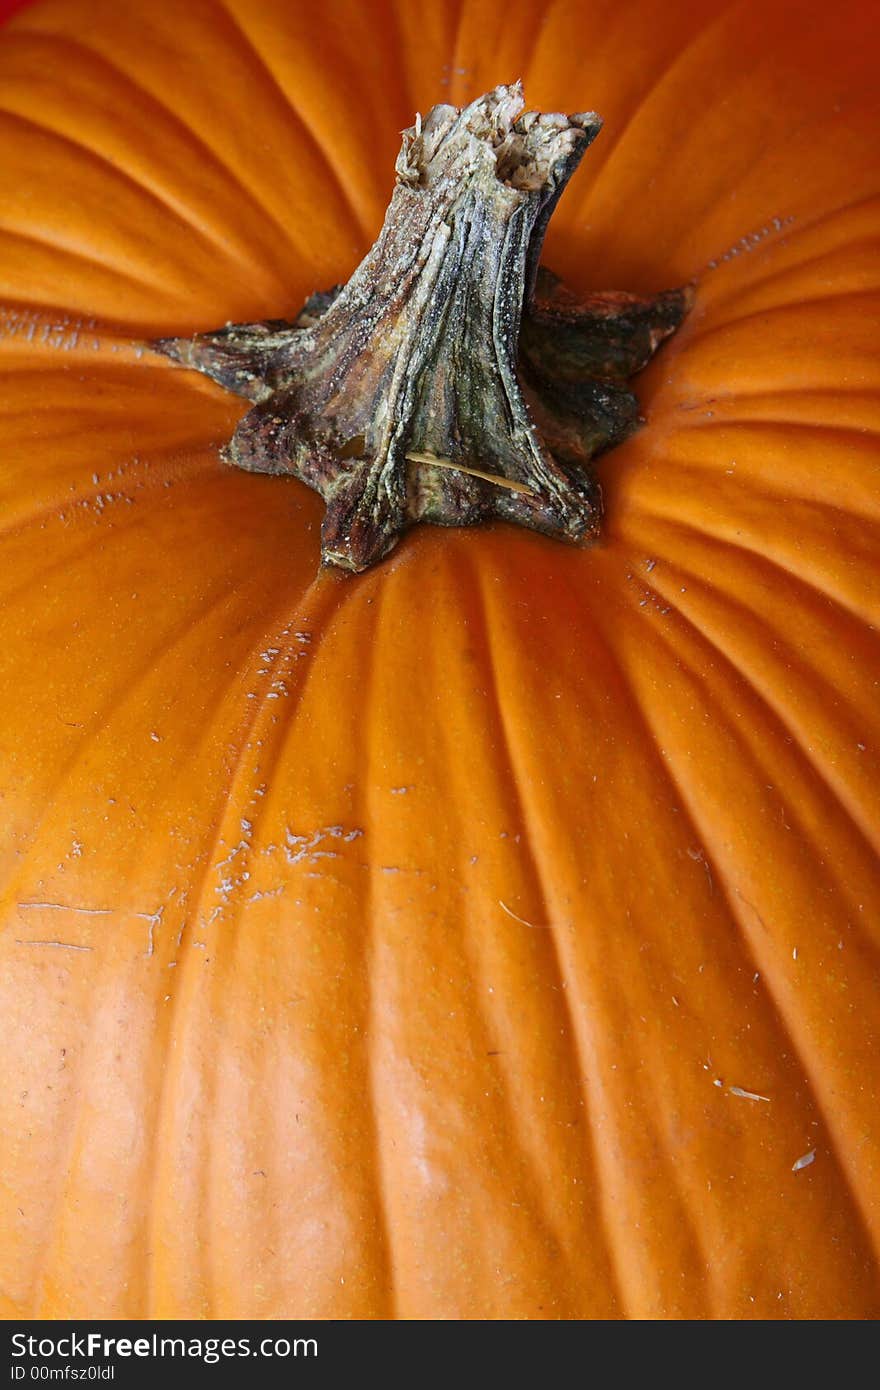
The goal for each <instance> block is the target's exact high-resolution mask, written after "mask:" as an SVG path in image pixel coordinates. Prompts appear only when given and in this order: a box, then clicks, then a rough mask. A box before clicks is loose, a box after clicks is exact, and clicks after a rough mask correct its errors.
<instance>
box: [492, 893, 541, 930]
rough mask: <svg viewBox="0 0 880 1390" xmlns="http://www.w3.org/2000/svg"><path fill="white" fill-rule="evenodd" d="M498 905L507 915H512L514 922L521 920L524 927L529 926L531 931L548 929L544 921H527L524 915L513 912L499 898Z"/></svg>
mask: <svg viewBox="0 0 880 1390" xmlns="http://www.w3.org/2000/svg"><path fill="white" fill-rule="evenodd" d="M498 906H499V907H500V908H501V909H502V910H503V911H504V912H506V913H507V915H508V917H512V918H513V920H514V921H515V922H521V923H522V925H523V926H524V927H531V928H532V931H550V927H549V926H547V925H546V923H543V922H527V921H526V919H525V917H520V915H519V913H518V912H514V911H513V908H511V907H508V906H507V903H503V902H502V901H501V899H500V898H499V899H498Z"/></svg>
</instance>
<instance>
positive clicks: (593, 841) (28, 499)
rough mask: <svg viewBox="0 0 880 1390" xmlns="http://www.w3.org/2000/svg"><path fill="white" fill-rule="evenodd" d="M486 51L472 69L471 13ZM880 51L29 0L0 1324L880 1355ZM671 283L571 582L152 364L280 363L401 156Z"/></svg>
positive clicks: (4, 754) (571, 553) (274, 2)
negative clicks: (294, 445)
mask: <svg viewBox="0 0 880 1390" xmlns="http://www.w3.org/2000/svg"><path fill="white" fill-rule="evenodd" d="M499 16H500V17H499ZM878 54H880V42H878V23H877V11H876V7H875V6H873V5H872V4H870V3H866V4H863V5H860V4H858V3H854V0H841V3H839V4H837V5H835V6H833V7H831V8H829V7H827V6H826V5H824V4H820V3H818V0H817V3H807V4H805V5H802V6H801V7H799V10H798V14H797V16H796V22H793V16H792V10H791V7H790V5H788V4H787V3H785V0H741V3H737V4H732V5H731V4H727V3H720V0H674V3H672V4H658V3H657V0H630V2H629V3H626V4H623V5H621V4H620V3H616V2H615V3H610V0H589V3H584V0H576V2H575V0H571V2H570V3H569V2H568V0H561V2H560V3H554V4H550V3H548V4H544V3H540V2H539V0H511V3H509V4H506V5H505V6H503V7H501V10H500V11H499V7H498V6H497V5H493V4H489V3H486V0H464V3H463V4H461V5H459V4H455V3H452V2H451V0H450V3H445V2H444V3H436V4H428V5H420V6H411V5H408V4H394V3H392V0H375V3H372V4H370V5H369V6H363V5H359V4H357V3H355V2H354V0H327V3H324V4H322V5H320V6H291V5H289V4H286V3H284V0H226V2H225V3H224V4H220V3H208V0H194V2H193V3H191V4H188V5H185V6H175V7H173V9H170V8H166V7H162V6H159V7H157V6H153V5H150V4H148V3H146V0H137V3H129V5H127V6H126V7H124V8H123V7H120V6H118V5H116V4H113V3H110V0H102V3H96V0H50V2H48V3H42V4H41V3H38V4H36V5H34V6H33V7H31V8H27V9H25V10H24V11H22V12H21V13H20V14H18V15H16V17H15V18H14V19H13V20H12V21H11V22H10V23H9V25H8V27H7V28H6V29H5V30H4V31H3V33H2V35H0V92H2V99H0V104H2V112H0V163H2V167H3V169H4V171H5V187H4V196H3V207H2V232H0V237H2V240H0V247H2V256H0V264H2V270H0V278H2V287H0V301H2V304H3V306H4V308H3V312H2V319H0V354H2V368H3V370H2V377H0V392H2V423H0V444H2V447H0V480H2V483H0V486H2V513H0V515H2V541H0V554H2V564H0V605H2V613H3V631H4V640H3V643H2V652H0V708H2V710H3V711H4V714H3V720H2V729H0V766H2V777H0V814H2V824H3V832H2V837H0V883H2V924H3V934H2V952H3V964H2V972H0V990H2V998H0V1010H2V1017H3V1019H4V1039H5V1043H6V1047H5V1054H6V1061H5V1067H6V1072H5V1076H4V1084H3V1087H2V1091H0V1096H2V1099H0V1105H2V1117H0V1128H2V1133H3V1135H4V1144H5V1154H4V1159H3V1165H2V1169H3V1183H2V1212H0V1229H2V1230H3V1232H4V1235H3V1240H2V1256H0V1259H2V1277H0V1287H2V1290H3V1297H4V1308H5V1310H6V1313H7V1316H15V1317H21V1316H27V1315H30V1316H38V1317H62V1316H63V1317H66V1316H79V1317H84V1316H87V1315H88V1316H98V1315H105V1316H130V1317H143V1316H166V1317H168V1316H175V1317H220V1316H255V1317H278V1316H303V1317H308V1316H318V1317H329V1316H344V1317H381V1318H384V1317H390V1316H394V1315H399V1316H403V1317H410V1318H412V1317H416V1318H418V1317H481V1318H485V1317H490V1318H491V1317H517V1318H518V1317H527V1318H554V1317H555V1318H598V1317H610V1316H620V1315H623V1316H633V1317H665V1318H677V1317H752V1316H755V1317H764V1318H775V1317H780V1318H781V1317H799V1318H805V1317H807V1318H809V1317H863V1316H871V1315H875V1314H877V1312H878V1311H880V1280H878V1268H877V1266H878V1258H880V1186H878V1173H877V1167H878V1126H877V1115H878V1099H880V1097H878V1066H877V1055H878V1037H877V1003H878V1000H877V993H878V991H877V961H878V936H877V933H878V909H880V884H878V872H877V867H878V866H877V857H876V851H877V840H878V816H877V800H876V798H877V750H878V746H880V745H878V740H880V710H878V702H877V683H876V672H877V669H878V668H877V636H876V630H875V627H874V626H873V624H874V623H876V620H877V619H876V614H877V595H878V583H877V579H878V564H877V554H878V551H877V531H876V516H877V488H876V468H877V461H878V459H877V454H878V451H877V443H876V440H877V429H878V425H880V409H878V389H880V370H878V366H877V354H876V347H875V343H874V338H875V332H874V329H873V323H872V320H873V318H874V317H875V316H876V308H877V266H878V258H877V246H878V235H880V198H878V190H877V168H876V150H877V141H878V137H880V97H878V91H877V84H876V65H877V59H878ZM517 75H522V76H523V78H524V79H525V87H526V94H527V97H528V99H529V101H530V102H531V103H534V104H535V105H537V106H540V107H542V108H544V109H561V110H578V109H582V108H583V107H584V106H587V105H588V106H592V107H594V108H595V109H596V110H598V111H600V112H601V113H602V114H603V116H604V117H605V121H606V126H605V131H604V133H603V135H602V137H601V140H600V141H599V142H598V143H597V145H596V146H595V148H594V150H593V151H592V152H591V153H590V155H589V156H588V158H587V159H586V161H585V163H584V166H583V168H582V170H581V172H580V173H579V174H578V175H577V177H576V179H575V181H574V184H573V186H572V187H571V189H570V190H569V191H568V192H567V194H566V196H565V198H564V199H563V201H562V203H561V205H560V209H559V211H558V213H557V215H556V218H555V219H554V223H553V225H552V228H551V233H550V236H549V238H548V244H547V251H546V260H547V261H548V263H549V264H550V265H551V266H553V268H554V269H556V270H557V271H559V272H560V273H562V274H563V275H565V277H566V278H567V279H568V280H569V281H570V282H571V283H573V284H574V285H576V286H577V287H579V288H581V289H589V288H607V287H608V286H612V285H618V286H621V287H625V288H628V289H633V290H644V291H646V292H647V291H653V290H656V289H658V288H660V287H662V286H665V285H667V284H676V283H684V282H686V281H688V280H689V279H691V278H692V277H697V278H698V280H699V291H698V296H697V303H696V307H695V308H694V310H693V312H692V314H691V316H690V317H689V319H688V320H687V322H686V324H685V326H684V327H683V328H682V330H681V331H680V333H679V335H678V336H677V337H676V338H675V339H674V340H672V341H671V342H670V343H669V344H667V345H666V347H665V348H664V349H663V350H662V352H661V354H660V356H659V357H658V358H657V360H656V361H655V362H654V363H653V364H652V366H651V367H650V368H649V369H648V370H647V371H646V372H645V373H644V374H643V376H642V377H641V379H640V383H639V394H640V398H641V400H642V403H643V407H644V409H645V413H646V415H647V417H648V424H647V427H646V428H645V429H644V430H642V432H641V433H639V434H638V435H636V436H635V437H634V438H632V439H631V440H629V441H628V442H627V443H626V444H625V445H623V446H622V447H621V448H620V449H619V450H617V451H615V452H613V453H611V454H609V455H608V456H607V458H606V459H605V460H604V461H603V463H602V466H601V479H602V483H603V487H604V491H605V496H606V503H607V518H606V523H605V530H604V535H603V539H602V542H601V543H600V545H599V546H598V547H596V548H594V549H590V550H578V549H568V548H566V547H563V546H560V545H558V544H557V543H555V542H553V541H551V540H548V539H545V538H543V537H540V536H536V535H533V534H529V533H526V532H523V531H518V530H514V529H513V528H510V527H507V526H501V525H499V526H497V527H493V528H489V529H486V530H484V531H477V532H455V531H453V532H441V531H436V530H431V529H429V528H420V529H419V530H417V531H414V532H413V533H411V534H410V535H409V536H408V537H407V538H406V539H405V540H404V542H403V543H402V544H401V546H400V547H399V549H398V550H397V551H395V553H394V555H393V556H392V558H391V559H390V560H389V561H388V562H386V563H385V564H384V565H382V566H380V567H378V568H377V569H375V570H372V571H370V572H369V573H367V574H365V575H363V576H360V577H358V578H356V579H352V578H345V577H339V576H335V575H332V574H329V575H328V574H320V575H318V576H317V577H316V561H317V555H318V539H317V538H318V526H319V520H320V513H321V505H320V502H319V500H318V499H317V498H316V497H315V496H314V495H313V494H312V493H310V492H308V491H307V490H306V489H305V488H304V487H302V486H300V485H299V484H296V483H292V482H290V483H288V482H284V481H281V480H277V479H272V478H259V477H251V476H247V475H244V474H242V473H239V472H237V471H235V470H232V469H229V468H226V467H224V466H222V465H221V464H220V463H219V461H218V457H217V446H218V444H219V443H221V442H222V441H223V440H224V439H225V438H227V437H228V436H229V434H230V433H231V430H232V428H233V427H234V424H235V422H236V420H237V419H238V418H239V416H240V415H241V413H242V403H241V402H240V401H238V400H237V399H236V398H235V397H232V396H229V395H227V394H225V393H224V392H222V391H221V390H220V389H219V388H218V387H215V386H214V385H213V384H211V383H210V382H208V381H206V380H205V379H204V378H202V377H199V376H196V375H195V374H191V373H186V372H184V371H181V370H180V369H179V368H176V367H174V366H173V365H171V364H170V363H168V362H166V361H164V360H163V359H161V358H158V357H154V356H152V355H149V354H146V353H145V352H144V351H143V349H142V348H141V347H140V346H139V343H141V342H142V341H143V340H144V339H146V338H148V337H151V336H155V335H157V334H162V333H164V334H168V333H190V332H193V331H194V330H196V329H203V328H211V327H214V326H215V325H216V324H217V323H219V322H222V321H224V320H225V319H256V318H260V317H267V316H273V315H274V316H278V315H281V314H290V313H292V312H295V311H296V309H297V308H298V306H299V303H300V302H301V301H302V299H303V298H304V297H305V295H306V294H308V293H309V292H310V291H312V290H313V289H315V288H318V287H323V286H325V285H329V284H332V283H333V282H334V281H336V280H339V279H342V278H345V277H346V276H347V275H348V274H349V273H350V271H351V269H352V268H353V266H354V265H355V263H356V262H357V260H358V259H359V258H360V256H361V255H362V254H363V253H364V251H365V250H366V248H367V247H368V245H369V244H370V242H371V240H372V238H373V236H374V235H375V232H376V230H377V228H378V226H379V224H380V222H381V218H382V214H383V209H384V205H385V203H386V201H387V196H388V193H389V190H390V184H391V177H392V176H391V170H392V168H393V161H394V155H395V152H396V148H397V144H398V138H399V137H398V132H399V131H400V129H401V127H402V126H404V125H407V124H409V123H410V122H411V120H412V116H413V112H414V110H416V109H420V110H425V109H426V108H427V107H428V106H430V105H431V104H432V103H433V102H435V101H437V100H449V101H452V102H455V103H459V104H460V103H461V102H462V101H464V100H467V99H469V98H470V97H472V96H474V95H476V94H477V93H479V92H481V91H484V90H486V89H487V88H489V87H490V86H492V85H493V84H494V83H495V82H497V81H499V80H510V79H511V78H513V77H515V76H517Z"/></svg>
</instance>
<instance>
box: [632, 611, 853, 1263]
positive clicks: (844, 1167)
mask: <svg viewBox="0 0 880 1390" xmlns="http://www.w3.org/2000/svg"><path fill="white" fill-rule="evenodd" d="M700 637H702V633H700ZM645 640H653V642H654V644H655V646H657V647H659V648H661V649H662V648H663V647H666V646H668V645H669V641H668V637H667V636H666V635H665V634H664V633H663V632H662V630H661V629H660V628H659V627H657V626H655V627H653V628H652V630H651V632H650V635H649V637H648V636H646V639H645ZM704 640H705V639H704ZM674 655H675V659H676V661H677V663H678V664H679V665H680V666H681V667H682V668H683V670H684V671H685V674H686V677H687V678H688V680H689V681H692V682H693V683H696V684H697V685H700V684H701V683H702V681H701V677H700V676H699V674H698V667H697V665H696V664H695V663H694V662H693V661H692V660H691V658H690V657H685V655H684V653H683V652H682V651H681V650H680V649H677V648H676V649H675V652H674ZM725 664H726V665H727V666H728V668H729V669H731V670H732V671H733V673H734V676H735V678H739V676H740V672H739V670H738V668H737V667H736V666H735V665H734V664H733V663H732V662H731V660H730V658H729V657H727V656H726V655H725ZM762 703H765V704H766V702H763V701H762ZM770 708H771V713H772V715H773V717H774V719H777V720H778V719H779V716H778V714H777V712H776V711H775V710H773V709H772V707H770ZM639 713H640V717H641V716H643V717H644V718H645V719H646V720H647V721H648V723H649V729H650V731H651V732H652V734H653V741H654V742H655V743H656V744H657V745H658V746H662V743H663V736H662V731H661V730H660V729H659V728H655V727H653V725H652V723H651V716H650V711H649V708H648V706H647V705H645V706H644V707H642V706H641V705H640V707H639ZM721 717H722V716H719V718H721ZM723 722H724V724H725V726H726V728H727V729H728V731H729V732H730V734H731V735H732V736H733V737H734V738H735V740H736V742H737V743H738V744H739V746H740V747H742V748H745V749H746V750H747V754H748V756H749V757H750V758H751V760H752V761H753V762H754V763H755V764H756V765H758V766H760V763H759V760H758V758H757V755H756V754H755V753H754V752H753V750H752V749H751V748H750V747H749V745H748V743H747V742H746V740H745V737H744V735H743V734H742V733H740V731H739V729H738V728H737V727H736V725H734V723H733V722H732V721H731V720H729V719H724V721H723ZM780 722H783V721H781V720H780ZM783 726H784V725H783ZM674 759H675V754H674V753H670V752H669V751H667V752H666V755H665V757H664V759H663V765H664V768H665V769H666V770H667V772H668V775H669V777H670V779H671V781H672V783H673V785H674V786H675V788H676V790H677V794H678V798H679V800H680V802H681V805H682V808H683V810H684V811H685V813H686V814H687V816H688V817H689V820H690V823H691V825H692V826H693V829H694V832H695V834H696V837H697V840H698V843H699V844H700V845H701V846H705V847H706V849H707V850H708V853H709V855H710V857H711V861H712V866H713V878H714V881H715V883H716V884H717V885H718V887H719V889H720V891H721V893H722V894H723V898H724V902H725V905H726V910H727V913H728V916H729V918H730V921H731V924H732V925H733V926H734V927H735V928H736V929H737V931H738V933H739V935H740V937H741V939H742V941H743V943H744V945H745V946H746V947H747V950H748V956H749V958H750V959H751V960H752V962H753V963H754V964H755V965H756V967H757V968H758V969H759V971H760V976H761V980H762V981H763V982H764V987H765V990H766V991H768V995H769V997H770V998H771V999H772V1002H773V1006H774V1009H775V1011H776V1013H777V1015H778V1017H779V1019H780V1021H781V1023H782V1030H781V1031H782V1032H783V1035H784V1036H786V1037H787V1038H789V1039H790V1040H791V1042H792V1044H793V1046H794V1047H795V1049H796V1052H797V1056H798V1059H799V1061H800V1064H801V1067H802V1069H803V1073H804V1075H805V1077H806V1078H807V1081H808V1084H809V1086H810V1090H811V1093H812V1095H813V1097H814V1100H815V1105H816V1109H817V1111H818V1112H819V1114H820V1115H821V1117H822V1122H823V1128H824V1131H825V1134H826V1136H827V1138H828V1140H829V1143H830V1147H831V1149H832V1152H833V1154H834V1156H835V1160H836V1162H837V1165H838V1168H839V1170H840V1173H841V1176H842V1177H843V1178H844V1180H845V1182H846V1186H847V1189H848V1191H849V1196H850V1200H851V1202H852V1204H853V1207H854V1210H855V1211H856V1212H857V1213H858V1215H859V1218H860V1223H861V1226H862V1228H863V1230H864V1231H865V1233H866V1234H867V1236H868V1237H869V1250H870V1254H871V1258H872V1262H873V1265H874V1267H875V1271H876V1272H877V1274H878V1275H880V1218H878V1219H875V1216H874V1213H873V1210H872V1208H873V1203H872V1201H871V1198H870V1195H869V1194H870V1190H871V1184H870V1182H868V1181H859V1175H858V1173H855V1174H854V1173H853V1171H852V1168H851V1163H850V1161H849V1160H850V1158H851V1155H852V1154H853V1153H854V1152H855V1150H854V1147H853V1145H852V1144H851V1143H848V1142H847V1136H846V1135H845V1133H844V1132H843V1131H842V1128H841V1126H840V1125H839V1124H838V1116H839V1114H840V1111H841V1109H842V1108H845V1094H846V1093H845V1091H842V1090H841V1089H838V1087H837V1085H836V1078H835V1079H832V1080H828V1081H826V1079H825V1073H826V1072H827V1069H828V1068H827V1061H828V1059H827V1057H826V1054H825V1051H824V1050H823V1047H822V1045H821V1043H818V1042H815V1041H814V1037H821V1035H822V1030H821V1029H818V1028H816V1027H815V1026H812V1027H808V1026H805V1024H804V1020H803V1017H802V1011H801V1010H802V1006H801V1009H799V1008H798V1006H797V1005H796V1003H795V997H796V996H795V990H794V988H793V986H792V985H790V984H788V983H787V982H786V981H785V979H784V977H783V979H782V980H780V979H779V978H778V976H779V970H778V964H777V962H778V958H779V955H780V951H779V946H778V945H777V942H776V941H775V939H773V938H772V936H771V935H770V931H769V929H768V927H767V925H766V923H765V921H764V920H763V916H762V914H761V912H760V911H759V910H758V908H757V907H756V906H755V905H754V904H753V903H752V902H750V901H749V900H748V898H747V897H745V896H744V895H743V894H742V893H741V892H740V891H739V890H738V889H737V888H736V887H735V886H734V884H733V882H732V878H733V874H732V872H731V869H730V868H728V866H727V865H726V863H725V859H724V856H719V855H717V854H716V853H715V852H714V850H713V844H714V843H717V841H718V831H719V827H717V826H716V825H714V824H712V821H711V818H707V817H705V816H701V815H700V807H699V798H698V797H695V796H694V795H692V793H691V790H690V787H689V784H688V779H687V777H686V776H685V777H682V776H680V774H679V771H678V769H677V767H676V765H675V761H674ZM805 761H806V765H807V767H808V769H809V771H810V772H811V773H814V774H815V775H817V776H819V774H818V772H817V769H816V768H815V765H814V763H813V761H812V759H806V760H805ZM762 771H763V769H762ZM788 809H789V810H790V813H791V814H792V816H793V818H794V819H795V820H797V813H796V811H795V810H794V807H789V808H788ZM842 809H843V810H844V813H845V808H842ZM734 898H736V899H737V900H738V901H739V902H740V903H741V904H742V907H740V908H738V907H737V906H736V903H735V902H734ZM747 912H748V913H750V914H751V916H754V917H755V918H756V919H757V921H758V923H759V925H760V927H761V930H762V932H763V933H764V935H765V937H767V938H768V939H769V940H770V941H771V942H772V947H771V949H772V951H773V956H774V957H775V959H774V958H773V957H770V956H767V954H766V952H765V951H763V950H762V949H761V938H760V936H758V935H757V934H756V933H755V930H754V926H753V925H746V922H747ZM871 946H872V947H873V943H871ZM872 954H875V950H874V949H872ZM842 1098H843V1101H844V1103H843V1105H842V1104H841V1101H842ZM852 1128H861V1126H859V1125H858V1120H857V1117H856V1118H855V1119H854V1120H853V1122H852ZM863 1187H864V1188H865V1189H866V1191H865V1193H864V1194H863V1190H862V1189H863Z"/></svg>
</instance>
